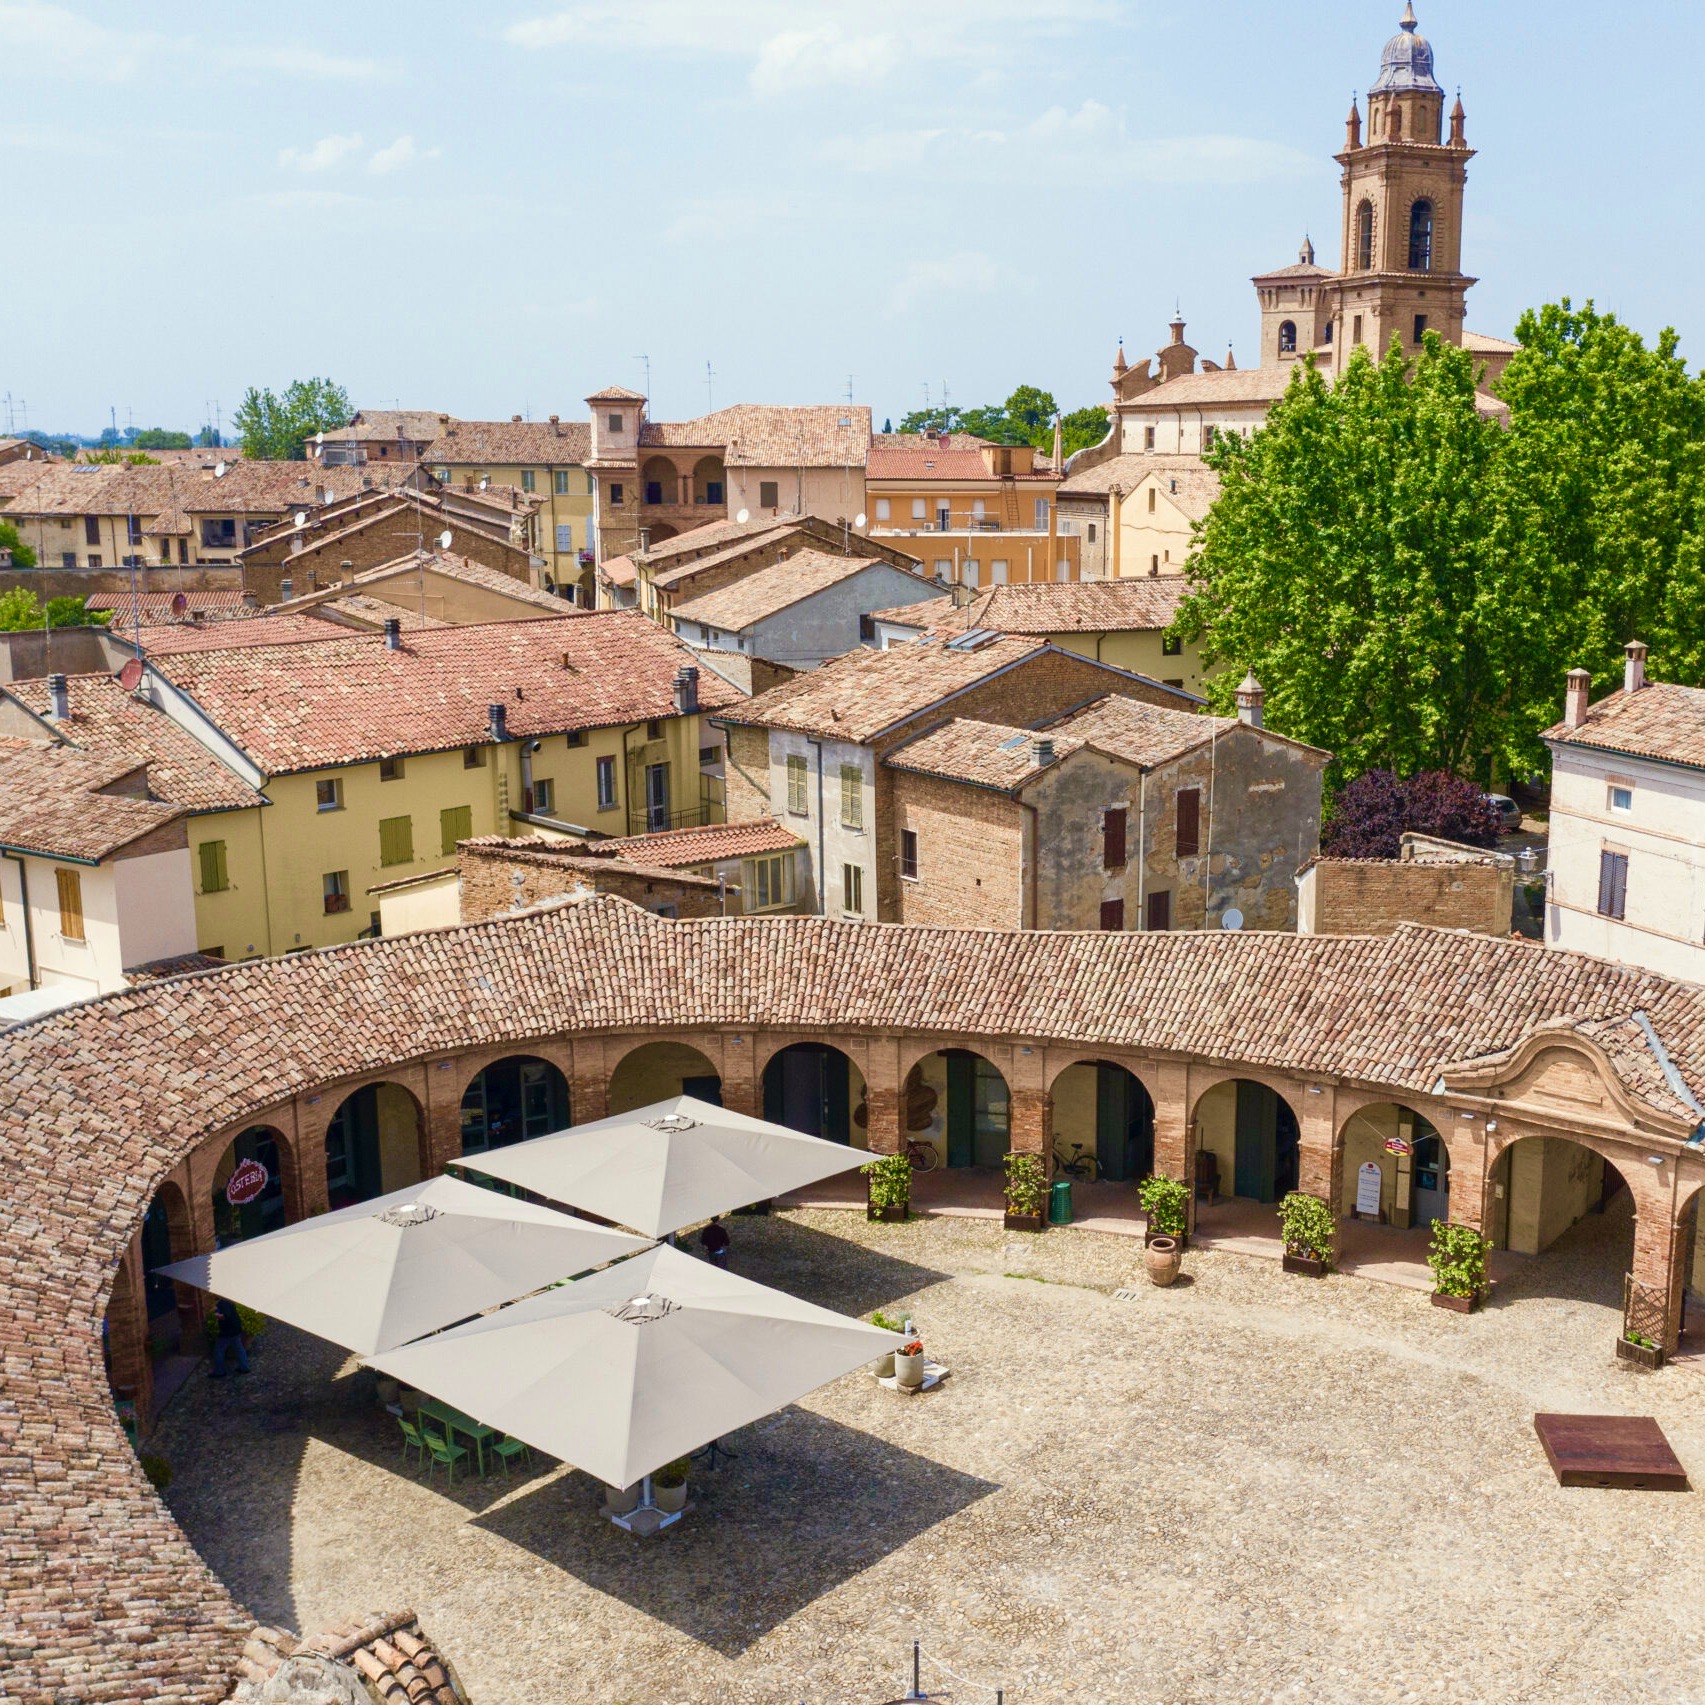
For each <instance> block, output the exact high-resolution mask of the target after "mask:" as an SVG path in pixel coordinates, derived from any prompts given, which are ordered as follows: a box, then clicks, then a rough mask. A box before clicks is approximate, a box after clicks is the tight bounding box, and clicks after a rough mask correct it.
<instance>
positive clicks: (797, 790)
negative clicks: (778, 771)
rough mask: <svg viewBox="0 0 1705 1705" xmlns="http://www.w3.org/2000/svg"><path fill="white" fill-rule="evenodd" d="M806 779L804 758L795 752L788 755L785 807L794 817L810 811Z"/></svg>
mask: <svg viewBox="0 0 1705 1705" xmlns="http://www.w3.org/2000/svg"><path fill="white" fill-rule="evenodd" d="M806 779H807V775H806V765H805V760H804V759H803V758H802V757H800V756H799V755H798V754H797V753H795V754H792V755H790V756H789V758H788V760H787V808H788V810H789V811H791V812H792V813H793V815H794V816H795V817H807V816H809V815H810V813H811V804H810V796H809V795H808V794H807V792H806V789H805V783H806Z"/></svg>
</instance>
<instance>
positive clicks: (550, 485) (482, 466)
mask: <svg viewBox="0 0 1705 1705" xmlns="http://www.w3.org/2000/svg"><path fill="white" fill-rule="evenodd" d="M426 465H427V466H428V467H430V468H431V469H432V471H433V472H434V474H447V475H448V479H447V483H448V484H450V485H453V486H462V485H466V484H467V483H468V482H469V481H470V480H472V481H473V482H474V484H476V485H477V484H478V483H479V482H480V480H481V479H489V480H490V481H491V483H492V484H493V485H494V486H500V485H501V486H513V487H514V488H515V489H516V490H517V491H523V490H525V489H526V487H525V482H524V481H523V479H522V477H521V476H522V474H523V473H530V474H531V475H532V476H533V490H532V493H531V494H530V495H532V496H534V497H537V498H538V500H539V509H538V517H539V555H540V556H542V557H543V558H544V559H545V571H546V572H547V573H548V574H550V576H551V577H552V579H554V580H555V582H556V584H557V585H558V586H575V585H579V584H581V582H582V571H581V567H580V555H579V553H580V552H581V551H583V550H590V549H591V548H592V533H591V523H592V478H591V475H590V474H588V473H587V471H586V470H585V469H584V468H582V467H578V466H575V465H574V464H572V463H567V462H564V463H561V464H557V465H554V466H553V465H551V464H547V463H544V462H537V463H527V462H479V463H468V462H453V463H442V462H428V463H427V464H426ZM559 467H560V469H561V471H562V472H564V473H566V474H567V476H568V491H567V492H566V493H564V494H560V495H559V494H558V492H557V489H556V475H557V472H558V468H559ZM559 526H569V527H572V528H573V530H574V533H573V538H574V548H573V550H571V551H561V552H559V551H558V550H557V548H556V547H557V528H558V527H559ZM591 572H592V571H591V569H589V568H588V569H587V570H586V571H585V576H586V580H585V584H586V585H587V586H590V585H591V579H590V576H591Z"/></svg>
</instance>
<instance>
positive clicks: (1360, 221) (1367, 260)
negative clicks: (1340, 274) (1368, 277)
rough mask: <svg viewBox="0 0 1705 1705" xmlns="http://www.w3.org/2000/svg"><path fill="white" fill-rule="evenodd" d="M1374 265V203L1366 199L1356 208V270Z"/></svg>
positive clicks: (1368, 268)
mask: <svg viewBox="0 0 1705 1705" xmlns="http://www.w3.org/2000/svg"><path fill="white" fill-rule="evenodd" d="M1372 267H1373V203H1372V202H1371V201H1364V202H1362V203H1361V205H1360V206H1358V207H1357V209H1356V270H1357V271H1358V272H1367V271H1369V270H1371V268H1372Z"/></svg>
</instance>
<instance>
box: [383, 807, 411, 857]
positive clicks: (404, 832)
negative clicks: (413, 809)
mask: <svg viewBox="0 0 1705 1705" xmlns="http://www.w3.org/2000/svg"><path fill="white" fill-rule="evenodd" d="M413 861H414V819H413V818H412V817H384V818H381V819H380V821H379V862H380V864H410V863H412V862H413Z"/></svg>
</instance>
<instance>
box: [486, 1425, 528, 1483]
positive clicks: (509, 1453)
mask: <svg viewBox="0 0 1705 1705" xmlns="http://www.w3.org/2000/svg"><path fill="white" fill-rule="evenodd" d="M491 1448H492V1450H493V1451H494V1452H495V1453H496V1456H497V1460H498V1461H499V1462H501V1463H502V1464H503V1478H504V1479H505V1480H507V1479H508V1478H509V1464H510V1462H511V1461H512V1460H513V1459H514V1458H515V1457H518V1456H524V1457H526V1459H527V1466H528V1467H529V1468H531V1467H532V1466H533V1453H532V1451H531V1450H530V1449H528V1447H527V1446H526V1445H525V1444H523V1443H522V1442H521V1440H520V1439H512V1438H509V1437H507V1436H505V1437H504V1438H501V1439H499V1440H498V1441H497V1443H496V1444H494V1445H493V1446H492V1447H491Z"/></svg>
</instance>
